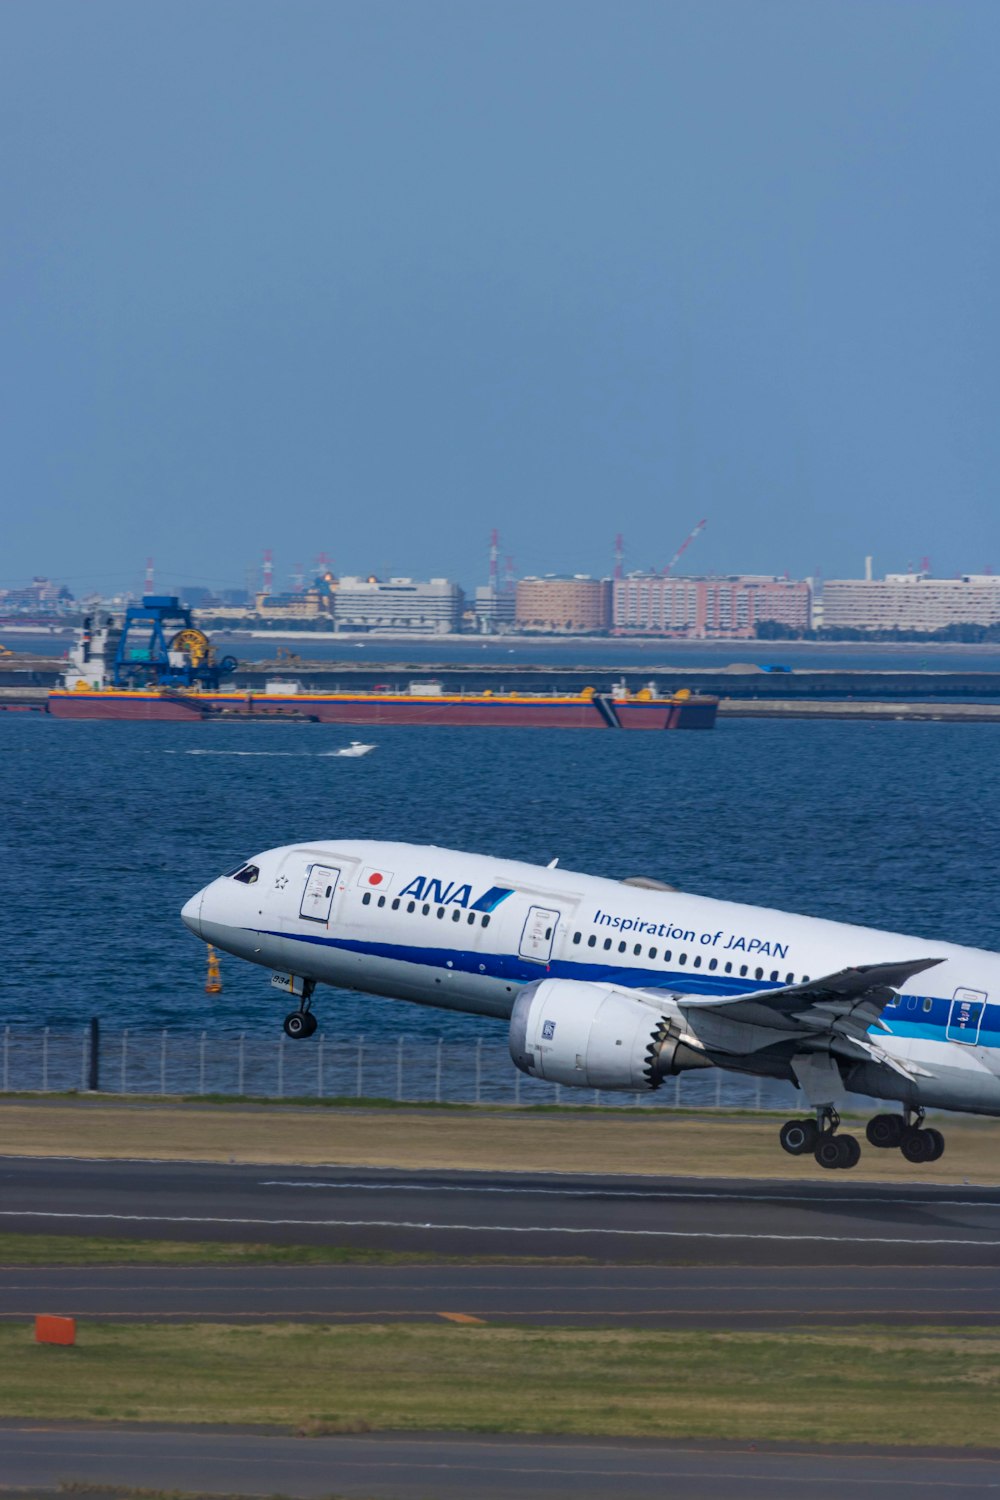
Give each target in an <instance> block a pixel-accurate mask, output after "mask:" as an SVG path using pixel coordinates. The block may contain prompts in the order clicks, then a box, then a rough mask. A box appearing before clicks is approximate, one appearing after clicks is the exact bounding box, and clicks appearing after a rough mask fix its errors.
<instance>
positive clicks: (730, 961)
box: [726, 958, 733, 974]
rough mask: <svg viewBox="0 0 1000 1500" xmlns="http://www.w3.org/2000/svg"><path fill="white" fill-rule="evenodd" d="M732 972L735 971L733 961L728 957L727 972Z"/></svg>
mask: <svg viewBox="0 0 1000 1500" xmlns="http://www.w3.org/2000/svg"><path fill="white" fill-rule="evenodd" d="M732 972H733V962H732V959H729V958H727V959H726V973H727V974H731V973H732Z"/></svg>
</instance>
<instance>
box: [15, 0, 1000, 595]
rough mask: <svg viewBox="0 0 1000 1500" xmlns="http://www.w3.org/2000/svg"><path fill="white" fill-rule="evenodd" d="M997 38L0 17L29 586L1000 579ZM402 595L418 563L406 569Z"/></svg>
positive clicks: (39, 14)
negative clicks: (615, 574) (686, 549)
mask: <svg viewBox="0 0 1000 1500" xmlns="http://www.w3.org/2000/svg"><path fill="white" fill-rule="evenodd" d="M998 52H1000V6H997V5H996V4H995V0H948V3H936V0H930V3H928V0H912V3H909V4H907V5H899V4H897V3H895V0H866V3H852V0H811V3H810V4H808V5H804V4H802V3H801V0H698V3H690V0H634V3H632V4H630V5H628V6H626V7H624V8H623V7H622V6H620V5H617V4H614V3H612V0H545V3H543V4H540V5H527V4H524V3H522V0H481V3H479V4H477V5H474V6H470V5H469V4H467V3H466V0H383V3H380V4H379V5H370V4H366V3H364V0H298V3H297V4H296V5H294V6H281V5H275V4H274V3H273V0H241V3H240V4H238V5H235V4H233V3H232V0H202V3H200V4H199V5H197V6H178V5H176V4H168V3H165V0H146V3H144V4H142V5H135V4H134V3H133V0H89V3H88V4H86V5H80V4H79V3H78V0H7V3H6V4H4V5H3V6H2V7H0V87H2V92H3V99H4V129H5V145H6V149H5V151H4V152H3V153H2V155H0V193H2V198H3V203H4V221H3V225H2V228H0V239H2V252H3V265H4V293H3V301H4V310H5V311H4V336H3V342H2V350H3V352H2V356H0V359H2V363H0V370H2V373H3V404H4V417H5V424H4V426H5V436H4V499H3V522H4V527H3V535H4V559H3V562H2V564H0V571H2V575H3V577H2V578H0V586H3V583H4V581H5V580H9V581H12V582H17V581H21V580H24V579H26V578H28V577H30V576H31V574H32V573H34V572H35V571H38V570H39V569H41V568H45V569H46V570H47V571H49V572H51V573H52V575H53V576H54V577H57V578H59V579H65V580H66V581H67V582H68V583H69V585H70V587H72V588H73V589H74V591H77V590H78V589H80V588H85V587H87V586H90V585H100V586H101V587H102V588H109V587H118V588H120V589H124V588H127V587H132V586H134V580H135V579H136V578H137V577H138V578H141V574H142V571H143V567H144V559H145V557H146V556H147V555H149V554H152V555H153V556H154V557H155V559H156V567H157V573H158V576H159V577H161V578H162V579H164V580H167V581H170V582H171V583H174V582H178V583H180V582H184V581H187V582H203V583H205V584H206V585H209V586H213V587H218V586H225V585H227V584H228V585H230V586H240V585H242V584H243V583H244V582H245V570H246V567H247V565H248V564H254V565H256V562H257V559H258V557H259V554H260V552H261V551H262V549H263V548H264V547H266V546H270V547H272V548H273V549H274V552H275V557H276V564H277V568H278V576H279V577H281V578H282V579H285V578H287V577H288V576H289V574H290V572H291V570H292V568H293V566H294V564H295V563H296V562H297V561H303V562H308V561H309V558H310V556H311V555H315V553H316V552H317V551H318V550H319V549H320V548H325V549H326V551H327V552H328V553H329V555H330V557H331V558H332V559H334V561H335V564H336V567H337V569H338V571H340V572H351V573H360V572H363V571H364V570H365V569H366V568H371V569H372V570H373V571H375V572H378V573H380V574H381V573H383V572H385V571H386V570H387V569H388V570H391V571H395V572H400V573H402V572H406V573H412V574H414V575H416V576H420V577H429V576H431V575H433V574H446V575H448V576H450V577H454V578H458V579H461V580H463V581H465V582H466V583H467V585H469V586H471V585H472V584H473V583H474V582H478V581H479V580H480V579H481V578H482V577H483V576H484V575H483V558H484V556H485V550H486V543H485V539H486V537H487V536H488V533H489V530H490V528H491V527H494V526H495V527H498V528H499V530H500V532H501V533H502V536H503V545H504V549H505V551H508V552H510V553H511V554H512V555H513V556H514V557H515V559H516V567H517V571H518V572H519V573H521V574H525V573H539V574H543V573H547V572H551V571H556V570H558V569H563V568H565V569H568V570H570V571H574V572H576V571H578V572H583V573H591V574H602V573H605V572H607V571H608V570H609V567H610V562H609V558H610V553H611V547H612V539H613V537H614V534H615V533H616V532H622V533H624V535H625V537H626V544H627V549H628V551H627V556H628V564H629V566H630V567H632V568H636V567H640V568H644V567H647V566H649V565H651V564H654V563H655V564H658V565H661V566H662V564H663V563H664V562H665V561H666V560H667V559H668V558H669V557H670V556H671V555H672V553H673V552H674V550H675V549H676V548H677V546H678V545H679V544H680V542H681V541H682V540H683V538H684V537H685V535H686V534H687V533H688V532H689V530H690V528H691V527H692V526H693V525H694V524H695V522H696V521H697V520H698V519H699V518H701V517H703V516H707V517H708V518H709V525H708V528H707V530H706V532H705V534H704V536H702V537H700V538H699V540H698V542H697V551H696V552H693V553H692V557H691V559H690V565H691V569H692V571H694V570H697V571H698V572H703V573H720V574H725V573H731V572H734V571H738V570H748V571H751V572H758V573H778V574H781V573H784V572H785V571H787V572H788V573H789V574H790V575H791V576H793V577H803V576H808V575H810V574H812V573H814V572H815V570H816V568H817V566H820V567H822V568H823V571H824V572H825V573H826V574H828V575H832V576H852V575H853V576H856V575H857V574H858V573H859V572H860V570H861V567H862V563H863V558H864V556H865V554H869V553H870V554H872V555H873V556H874V557H875V558H876V566H877V567H878V568H879V569H880V570H882V571H886V570H895V569H901V568H904V567H905V565H906V562H907V561H908V560H910V561H913V562H917V561H918V560H919V558H920V557H922V556H924V555H927V554H929V555H930V556H931V558H932V562H933V566H934V568H935V570H936V571H938V572H940V573H941V574H943V575H951V574H954V573H956V572H958V571H960V570H962V571H965V570H972V571H981V570H983V569H984V568H985V567H986V566H988V565H990V564H991V563H993V562H995V563H996V564H997V566H1000V506H998V505H997V503H996V495H997V492H998V488H1000V424H998V423H997V421H996V412H997V410H998V409H1000V357H998V349H1000V338H998V330H997V312H996V298H995V285H994V283H995V268H996V264H997V250H998V241H1000V191H998V188H997V181H996V172H995V162H994V156H995V142H996V140H997V138H998V136H1000V90H998V89H997V87H996V77H995V73H996V57H997V55H998ZM404 559H405V561H404Z"/></svg>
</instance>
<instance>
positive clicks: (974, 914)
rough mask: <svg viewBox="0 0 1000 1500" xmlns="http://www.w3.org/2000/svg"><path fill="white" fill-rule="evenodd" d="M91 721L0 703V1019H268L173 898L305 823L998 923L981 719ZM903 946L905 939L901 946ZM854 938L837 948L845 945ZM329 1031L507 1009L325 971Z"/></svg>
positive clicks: (771, 900)
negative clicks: (358, 752)
mask: <svg viewBox="0 0 1000 1500" xmlns="http://www.w3.org/2000/svg"><path fill="white" fill-rule="evenodd" d="M351 733H352V731H351V730H350V729H349V728H339V727H334V726H329V725H312V724H261V723H251V724H212V723H208V724H128V723H125V724H123V723H86V722H80V723H77V722H67V721H60V720H56V719H49V718H47V717H44V716H41V715H24V716H21V715H3V714H0V809H2V811H0V859H2V901H0V922H2V927H3V944H2V973H0V1024H2V1023H6V1024H9V1025H11V1026H21V1027H23V1026H32V1027H34V1026H37V1027H42V1026H44V1025H50V1026H52V1027H53V1028H65V1027H69V1026H77V1025H80V1024H82V1023H83V1022H84V1021H85V1020H86V1019H88V1018H89V1017H91V1016H99V1017H101V1018H102V1020H103V1021H104V1022H105V1023H106V1024H108V1025H109V1026H112V1027H121V1026H133V1027H136V1028H169V1029H170V1030H171V1032H175V1031H184V1030H190V1031H199V1032H200V1031H202V1030H204V1029H206V1028H208V1029H209V1030H210V1031H222V1032H224V1033H235V1032H238V1031H245V1032H247V1033H248V1034H251V1035H252V1034H254V1033H260V1034H264V1033H269V1034H272V1035H273V1034H275V1033H276V1031H277V1029H278V1027H279V1025H280V1019H281V1016H282V1015H283V1014H284V1012H285V1010H286V1009H287V1002H286V1000H283V999H282V997H281V995H280V994H279V993H278V992H276V991H275V990H274V989H273V988H272V987H271V985H270V982H269V974H268V973H267V971H266V970H264V969H258V968H255V967H254V966H252V965H250V964H246V963H242V962H240V961H238V960H237V959H234V958H230V957H227V956H226V955H223V956H222V975H223V985H224V988H223V992H222V994H221V995H218V996H209V995H206V993H205V988H204V984H205V960H206V953H205V948H204V945H203V944H202V943H201V942H199V941H198V940H197V939H196V938H194V937H193V936H192V935H191V934H190V933H188V932H187V931H186V930H185V928H184V927H183V926H182V924H181V921H180V917H179V912H180V908H181V906H182V904H183V903H184V901H185V900H186V899H187V897H188V896H190V895H191V894H192V893H193V892H194V891H196V890H197V889H198V888H199V887H201V886H202V885H204V884H205V883H206V882H207V881H209V880H210V879H212V878H213V877H214V876H215V875H217V874H219V873H221V872H222V871H224V870H228V869H231V868H232V867H233V866H234V865H235V864H236V863H237V862H238V861H239V860H240V859H242V858H244V857H246V856H249V855H251V854H253V853H255V852H257V851H259V850H262V849H266V848H268V847H270V846H273V845H276V844H285V843H292V842H297V841H300V840H306V839H323V838H330V839H338V838H375V839H403V840H407V841H413V842H416V843H434V844H439V845H446V846H448V847H451V848H455V849H469V850H475V851H483V852H489V853H493V854H495V855H499V856H510V857H512V858H516V859H524V860H529V861H532V862H535V863H539V864H546V863H548V861H549V860H551V859H554V858H557V857H558V859H559V862H560V864H561V865H562V866H563V867H564V868H566V869H570V870H583V871H587V872H588V873H591V874H595V875H605V876H610V877H624V876H628V875H646V876H654V877H656V878H658V879H661V880H665V881H669V882H670V883H671V884H674V885H678V886H680V887H682V888H683V889H684V890H687V891H692V892H697V893H699V894H703V895H706V896H717V897H722V898H725V899H727V900H733V901H744V902H751V903H757V904H760V905H767V906H775V907H781V908H787V909H789V910H794V911H801V912H807V913H810V914H813V915H816V916H823V917H832V918H834V919H838V920H842V921H847V922H860V923H868V924H871V925H873V926H876V927H887V928H894V929H896V930H899V931H902V932H911V933H916V934H920V935H922V936H926V937H931V938H934V937H941V938H948V939H950V940H952V941H955V942H959V943H969V944H975V945H979V946H983V947H997V946H1000V943H998V930H1000V923H998V917H997V894H996V889H995V885H996V875H997V866H998V859H997V854H998V849H1000V799H998V796H997V778H996V772H995V766H996V761H997V752H998V748H1000V728H997V727H994V726H992V725H975V724H971V725H965V724H915V723H899V722H892V723H886V724H882V723H878V724H867V723H843V722H837V721H821V722H818V723H811V722H802V721H798V720H792V721H780V720H768V721H763V722H760V723H755V722H751V721H746V720H738V719H737V720H726V721H723V722H721V723H720V724H719V726H718V727H717V729H716V730H715V731H714V732H712V733H701V734H694V733H692V734H654V733H648V734H640V733H632V734H629V733H625V734H615V733H612V732H610V731H608V732H603V731H596V730H595V731H589V732H588V731H572V730H543V729H500V730H497V729H492V730H491V729H471V728H470V729H462V728H409V727H398V728H380V729H378V730H372V731H370V732H366V735H365V738H366V739H367V740H369V741H375V742H376V749H375V751H374V753H373V754H371V755H368V756H366V757H363V758H361V759H344V758H341V757H338V756H336V755H334V754H333V753H332V752H334V751H335V750H337V749H339V748H341V747H342V746H343V745H345V744H347V743H348V741H349V739H350V737H351ZM899 956H900V958H905V957H906V956H907V955H906V953H905V952H903V951H901V952H900V955H899ZM853 957H854V955H852V954H851V953H850V952H849V951H845V952H844V954H843V961H844V963H845V965H846V964H849V963H851V961H852V958H853ZM316 1008H317V1010H318V1011H319V1012H320V1014H321V1017H322V1021H323V1025H324V1027H325V1028H326V1029H327V1030H328V1031H330V1032H338V1033H342V1034H347V1033H351V1034H353V1033H365V1034H366V1035H375V1034H377V1033H379V1032H383V1031H384V1032H385V1033H386V1034H387V1035H389V1034H391V1035H392V1036H396V1035H398V1034H399V1033H401V1032H405V1033H406V1034H408V1035H409V1036H412V1037H414V1038H426V1039H429V1038H433V1037H438V1036H443V1037H445V1038H451V1039H457V1038H460V1037H465V1038H470V1039H471V1038H475V1037H487V1038H491V1039H495V1040H497V1041H500V1040H502V1038H503V1035H504V1028H503V1026H502V1024H501V1023H499V1022H495V1021H488V1020H483V1019H477V1018H475V1017H471V1016H462V1015H456V1014H454V1013H451V1012H446V1011H439V1010H434V1009H427V1008H424V1007H420V1006H414V1005H407V1004H405V1003H403V1002H396V1001H391V1000H386V999H382V998H378V997H374V996H360V995H355V994H351V993H348V992H341V991H333V990H327V989H321V990H320V991H319V992H318V994H317V998H316Z"/></svg>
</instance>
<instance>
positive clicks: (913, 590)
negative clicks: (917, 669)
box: [823, 573, 1000, 631]
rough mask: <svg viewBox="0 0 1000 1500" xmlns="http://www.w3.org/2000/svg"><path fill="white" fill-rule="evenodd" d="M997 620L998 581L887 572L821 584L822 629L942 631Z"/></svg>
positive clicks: (999, 604) (985, 575)
mask: <svg viewBox="0 0 1000 1500" xmlns="http://www.w3.org/2000/svg"><path fill="white" fill-rule="evenodd" d="M998 621H1000V578H994V577H993V575H992V574H989V573H964V574H962V576H961V577H959V578H929V577H928V576H927V574H926V573H887V574H886V576H885V577H884V578H871V579H868V578H831V579H828V580H827V582H826V583H825V584H824V585H823V625H824V628H825V629H826V630H838V629H853V630H921V631H932V630H941V629H943V628H944V627H945V626H947V625H994V624H996V623H997V622H998Z"/></svg>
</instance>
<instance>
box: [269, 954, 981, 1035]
mask: <svg viewBox="0 0 1000 1500" xmlns="http://www.w3.org/2000/svg"><path fill="white" fill-rule="evenodd" d="M263 935H264V936H267V937H278V938H285V939H290V940H291V941H293V942H297V943H311V944H313V945H314V946H317V947H324V948H339V949H341V950H342V951H344V952H347V953H360V954H363V955H364V956H366V957H369V958H385V959H389V960H394V961H397V962H399V963H408V964H416V965H418V966H419V967H423V968H432V969H449V970H450V972H451V973H453V974H462V973H464V974H473V975H476V976H481V977H483V978H488V979H500V980H504V981H506V982H508V983H514V984H530V983H531V982H532V981H533V980H535V979H538V978H540V977H541V976H542V975H543V974H547V975H549V976H550V977H551V978H553V979H576V980H579V981H581V982H583V983H586V982H588V981H589V982H590V983H592V984H594V983H605V984H620V985H622V986H624V987H625V988H627V989H661V990H663V989H666V990H679V991H682V992H683V993H684V994H685V995H712V996H716V997H720V998H721V997H723V996H734V997H735V996H737V995H751V994H759V993H762V992H764V991H766V990H774V989H782V988H783V985H781V984H780V983H775V982H774V981H773V980H766V979H764V980H761V979H757V980H754V979H745V978H741V977H740V976H739V975H737V974H718V973H706V972H705V971H704V970H702V971H701V972H700V973H699V972H698V971H697V970H690V969H677V968H674V969H662V968H657V969H641V968H623V967H620V966H618V965H615V964H600V963H581V962H579V961H578V960H575V959H554V960H552V962H551V963H549V964H539V963H531V962H529V961H528V960H527V959H522V958H521V957H520V956H519V955H517V954H501V953H482V952H470V951H468V950H463V949H455V948H420V947H416V946H413V945H411V944H403V943H374V942H360V941H356V940H355V939H352V938H337V937H326V936H322V935H320V934H319V933H292V932H274V931H267V930H264V931H263ZM925 998H927V999H930V1000H931V1008H930V1010H929V1011H925V1010H924V1009H923V1004H924V999H925ZM951 1004H952V1002H951V1000H949V999H946V998H944V997H942V996H938V995H933V996H927V997H924V996H922V995H905V996H904V997H903V1000H902V1003H901V1004H900V1005H899V1006H890V1007H888V1008H887V1009H886V1010H884V1011H883V1012H882V1021H883V1022H884V1024H885V1025H886V1026H887V1027H888V1030H889V1033H890V1034H891V1035H894V1036H900V1037H912V1038H922V1039H925V1040H928V1041H935V1042H944V1041H949V1040H954V1038H949V1037H947V1036H946V1034H945V1033H946V1030H947V1025H948V1017H949V1015H950V1013H951ZM915 1012H916V1013H919V1017H920V1019H919V1020H918V1019H917V1018H916V1014H914V1013H915ZM911 1017H912V1019H911ZM975 1045H978V1046H980V1047H997V1046H1000V1005H987V1007H986V1012H985V1014H984V1016H983V1021H982V1028H981V1031H980V1035H979V1038H978V1041H977V1042H976V1043H975Z"/></svg>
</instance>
